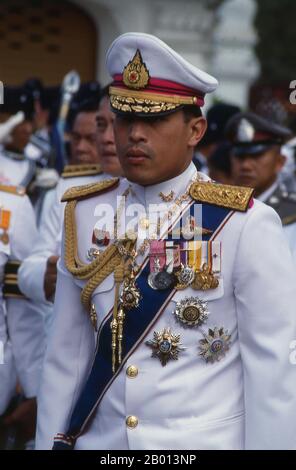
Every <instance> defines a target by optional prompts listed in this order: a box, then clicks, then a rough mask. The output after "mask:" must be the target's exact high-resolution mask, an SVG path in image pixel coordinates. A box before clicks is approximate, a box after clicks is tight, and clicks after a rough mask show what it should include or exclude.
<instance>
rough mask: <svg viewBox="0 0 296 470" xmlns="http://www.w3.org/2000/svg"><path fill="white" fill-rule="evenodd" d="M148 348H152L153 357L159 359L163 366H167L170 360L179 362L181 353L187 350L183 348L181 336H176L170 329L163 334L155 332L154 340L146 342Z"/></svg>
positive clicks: (163, 331) (165, 329)
mask: <svg viewBox="0 0 296 470" xmlns="http://www.w3.org/2000/svg"><path fill="white" fill-rule="evenodd" d="M145 344H146V345H147V346H149V347H150V348H152V356H151V357H157V358H158V359H159V360H160V362H161V365H162V366H165V365H166V364H167V363H168V361H169V360H170V359H173V360H175V361H176V360H178V359H179V353H180V352H181V351H184V350H185V348H183V347H181V342H180V335H175V334H173V333H172V332H171V330H170V328H164V330H162V332H157V331H155V332H154V333H153V339H150V340H148V341H146V343H145Z"/></svg>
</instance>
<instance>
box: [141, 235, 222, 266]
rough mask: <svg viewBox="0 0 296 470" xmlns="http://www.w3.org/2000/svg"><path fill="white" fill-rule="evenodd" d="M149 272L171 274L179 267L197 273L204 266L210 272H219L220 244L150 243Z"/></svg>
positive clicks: (193, 242)
mask: <svg viewBox="0 0 296 470" xmlns="http://www.w3.org/2000/svg"><path fill="white" fill-rule="evenodd" d="M149 257H150V272H151V273H155V272H159V271H164V270H165V271H167V272H173V271H174V270H178V269H179V268H180V267H181V266H189V267H191V268H192V269H193V270H194V271H199V270H200V269H201V268H202V266H204V264H206V265H207V266H208V267H209V270H210V272H212V273H220V272H221V242H219V241H215V240H214V241H179V242H176V241H171V240H153V241H151V242H150V252H149Z"/></svg>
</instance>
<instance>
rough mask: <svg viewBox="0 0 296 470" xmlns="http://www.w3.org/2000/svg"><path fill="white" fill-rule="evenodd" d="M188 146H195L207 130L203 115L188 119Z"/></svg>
mask: <svg viewBox="0 0 296 470" xmlns="http://www.w3.org/2000/svg"><path fill="white" fill-rule="evenodd" d="M188 124H189V132H190V134H189V140H188V146H189V147H196V145H197V144H198V143H199V142H200V141H201V139H202V138H203V136H204V135H205V132H206V130H207V126H208V124H207V120H206V119H205V118H204V117H197V118H192V119H190V121H189V123H188Z"/></svg>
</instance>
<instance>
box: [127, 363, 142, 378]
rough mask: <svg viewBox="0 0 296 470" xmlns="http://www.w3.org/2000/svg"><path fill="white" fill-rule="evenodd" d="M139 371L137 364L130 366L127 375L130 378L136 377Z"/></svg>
mask: <svg viewBox="0 0 296 470" xmlns="http://www.w3.org/2000/svg"><path fill="white" fill-rule="evenodd" d="M138 373H139V369H138V368H137V367H136V366H129V367H128V368H127V369H126V375H127V376H128V377H129V378H130V379H134V378H135V377H137V375H138Z"/></svg>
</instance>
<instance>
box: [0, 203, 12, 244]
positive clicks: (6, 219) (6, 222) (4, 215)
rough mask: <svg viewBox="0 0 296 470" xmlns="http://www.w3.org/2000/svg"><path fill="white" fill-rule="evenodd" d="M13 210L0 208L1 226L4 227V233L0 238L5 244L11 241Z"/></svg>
mask: <svg viewBox="0 0 296 470" xmlns="http://www.w3.org/2000/svg"><path fill="white" fill-rule="evenodd" d="M10 216H11V212H10V211H8V210H5V209H0V228H2V229H3V233H2V234H1V235H0V240H1V241H2V243H4V245H8V243H9V235H8V229H9V226H10Z"/></svg>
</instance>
